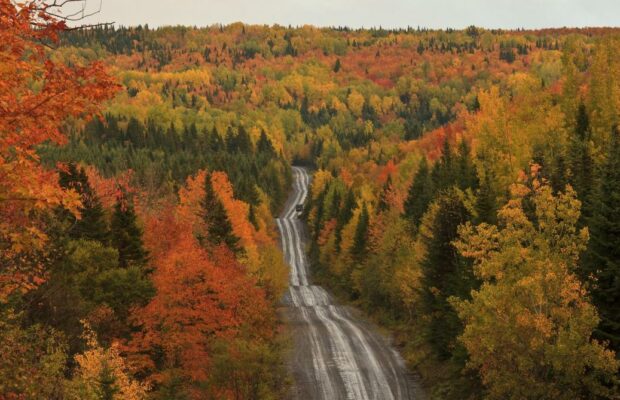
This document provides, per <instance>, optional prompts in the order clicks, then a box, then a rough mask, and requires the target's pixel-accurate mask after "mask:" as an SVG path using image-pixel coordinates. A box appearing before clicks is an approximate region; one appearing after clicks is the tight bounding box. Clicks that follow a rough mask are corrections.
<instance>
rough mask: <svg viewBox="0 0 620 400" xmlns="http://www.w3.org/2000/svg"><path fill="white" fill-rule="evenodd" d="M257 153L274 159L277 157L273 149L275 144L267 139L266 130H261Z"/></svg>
mask: <svg viewBox="0 0 620 400" xmlns="http://www.w3.org/2000/svg"><path fill="white" fill-rule="evenodd" d="M256 151H257V153H259V154H264V155H266V156H270V157H273V156H275V155H276V151H275V149H274V148H273V144H272V143H271V140H269V138H268V137H267V134H266V133H265V131H264V130H262V129H261V131H260V137H259V138H258V142H256Z"/></svg>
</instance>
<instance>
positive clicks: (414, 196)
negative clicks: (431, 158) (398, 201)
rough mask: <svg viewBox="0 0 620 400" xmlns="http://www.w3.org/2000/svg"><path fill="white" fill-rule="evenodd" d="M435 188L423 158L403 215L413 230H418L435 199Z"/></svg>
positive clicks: (410, 189) (410, 187)
mask: <svg viewBox="0 0 620 400" xmlns="http://www.w3.org/2000/svg"><path fill="white" fill-rule="evenodd" d="M434 194H435V189H434V185H433V180H432V178H431V175H430V171H429V168H428V163H427V161H426V158H422V160H421V161H420V166H419V167H418V171H417V172H416V174H415V176H414V177H413V182H412V183H411V186H409V192H408V195H407V199H406V200H405V204H404V214H403V217H404V218H405V219H406V220H407V221H408V222H409V224H410V226H411V228H413V230H414V231H415V230H417V228H418V226H419V225H420V221H421V219H422V215H424V213H425V212H426V209H427V208H428V205H429V204H430V202H431V201H432V200H433V196H434Z"/></svg>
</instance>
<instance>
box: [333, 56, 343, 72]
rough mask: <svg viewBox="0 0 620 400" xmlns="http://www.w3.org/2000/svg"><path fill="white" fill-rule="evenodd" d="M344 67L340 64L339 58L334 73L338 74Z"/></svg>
mask: <svg viewBox="0 0 620 400" xmlns="http://www.w3.org/2000/svg"><path fill="white" fill-rule="evenodd" d="M341 67H342V65H341V64H340V59H339V58H337V59H336V62H335V63H334V68H333V69H334V72H335V73H338V72H339V71H340V68H341Z"/></svg>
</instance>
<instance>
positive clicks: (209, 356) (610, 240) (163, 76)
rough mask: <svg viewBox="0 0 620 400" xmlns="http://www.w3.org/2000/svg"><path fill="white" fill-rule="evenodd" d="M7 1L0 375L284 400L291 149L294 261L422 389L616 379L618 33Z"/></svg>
mask: <svg viewBox="0 0 620 400" xmlns="http://www.w3.org/2000/svg"><path fill="white" fill-rule="evenodd" d="M0 5H2V7H3V8H4V9H6V10H7V11H6V16H3V18H5V20H6V21H7V29H6V30H3V31H0V43H12V45H11V46H10V48H5V47H0V52H2V56H3V57H4V59H6V60H7V65H10V66H11V68H4V69H0V82H3V84H1V85H0V105H2V107H3V109H4V108H7V110H9V111H8V112H7V115H12V117H11V118H6V119H2V120H0V128H2V130H1V132H2V134H3V135H4V132H18V134H13V135H8V134H7V135H5V136H2V137H1V138H0V139H1V140H0V167H1V168H0V171H8V172H6V173H5V172H1V173H2V174H5V175H0V176H2V177H3V180H2V181H1V182H0V218H1V220H2V221H3V222H2V223H0V264H1V265H3V266H6V267H4V269H2V270H0V306H1V307H0V317H1V318H0V321H2V322H0V354H3V355H4V357H3V358H4V361H3V362H2V363H0V398H3V397H6V398H58V399H64V398H67V399H78V398H79V399H83V398H102V397H101V393H104V394H105V396H107V397H105V396H104V397H103V398H111V399H146V398H153V399H201V398H218V399H219V398H223V399H228V398H230V399H233V398H235V399H239V398H257V399H258V398H260V399H270V398H285V396H286V395H287V394H286V390H287V384H286V383H287V379H286V371H285V368H284V365H285V345H284V344H283V334H282V326H281V321H279V320H278V314H277V313H276V309H277V307H278V305H279V304H280V303H279V301H280V299H281V296H282V293H283V292H284V289H285V287H286V274H287V272H286V271H287V270H286V267H285V266H284V264H283V261H282V254H281V252H280V250H279V249H278V246H277V237H276V230H275V226H274V219H273V216H274V215H275V214H276V212H278V211H279V210H280V209H281V208H282V206H283V203H284V201H285V199H286V197H287V194H288V192H289V188H290V185H291V171H290V165H291V164H292V163H296V164H305V165H308V166H310V167H312V168H313V170H314V176H313V181H312V186H311V188H310V191H309V194H308V201H307V204H306V209H305V211H304V213H303V217H304V218H306V219H307V221H308V224H309V228H310V229H309V235H310V239H311V244H310V246H309V251H310V259H311V264H312V265H311V268H312V272H313V274H314V275H315V277H316V278H317V279H319V280H320V281H321V282H322V283H324V284H326V285H328V286H330V287H331V288H332V289H333V290H335V291H336V292H337V293H339V295H340V296H341V298H343V299H347V300H350V301H352V302H354V303H356V304H357V305H359V306H361V307H363V308H364V309H365V310H366V311H368V312H369V314H371V315H374V316H375V317H376V319H377V320H378V321H379V322H380V323H381V324H382V325H384V326H385V327H387V328H388V329H390V331H391V332H393V333H394V335H395V337H396V341H397V344H398V345H399V346H400V347H401V350H402V352H403V355H404V357H405V359H406V361H407V363H408V365H409V367H410V368H411V369H412V370H416V371H417V372H418V373H419V374H420V375H421V378H422V380H423V381H424V383H425V385H426V386H427V387H428V392H429V395H430V397H432V398H438V399H462V398H471V399H478V398H480V399H482V398H488V399H505V398H515V399H567V400H568V399H576V398H583V399H592V398H614V396H616V397H617V394H618V389H617V386H616V380H617V376H618V375H617V374H618V362H617V357H616V355H615V353H614V351H617V350H620V328H619V326H620V320H619V319H618V315H620V311H619V310H618V304H620V288H619V286H618V283H617V282H618V280H619V279H620V269H619V266H620V253H618V251H619V250H618V249H620V233H619V232H618V229H617V221H618V220H619V219H620V201H619V200H618V199H620V175H619V174H620V137H619V135H620V132H619V131H618V123H619V122H620V30H618V29H611V28H610V29H607V28H592V29H582V30H579V29H557V30H541V31H522V30H518V31H501V30H486V29H481V28H476V27H470V28H467V29H465V30H450V29H448V30H426V29H403V30H385V29H380V28H379V29H356V30H353V29H348V28H315V27H311V26H304V27H297V28H293V27H288V28H287V27H280V26H272V27H267V26H252V25H244V24H241V23H238V24H232V25H228V26H219V25H218V26H212V27H208V28H200V29H199V28H189V27H168V28H159V29H149V28H148V27H130V28H125V27H122V28H97V29H90V30H77V31H63V29H62V26H56V25H52V26H51V27H49V28H46V29H34V28H33V27H32V25H31V24H30V23H29V22H32V21H38V20H37V18H38V17H37V16H36V15H37V14H36V13H35V12H32V13H30V14H28V13H25V15H24V13H18V12H17V11H15V8H14V6H13V5H12V4H11V3H10V2H9V1H8V0H0ZM24 21H26V23H24ZM46 23H47V22H46ZM46 26H47V25H46ZM56 36H58V37H56ZM56 39H58V40H56ZM41 40H43V43H42V42H41ZM5 99H12V100H10V101H8V100H5ZM41 101H43V103H40V102H41ZM40 104H46V107H44V111H40V112H39V111H38V110H39V108H37V105H40ZM32 110H37V112H33V111H32ZM2 112H4V111H2ZM97 112H98V116H95V117H94V118H91V117H90V116H92V115H93V114H97ZM13 116H14V117H13ZM5 138H6V139H5ZM35 154H39V155H40V156H41V160H39V158H38V157H37V156H35ZM5 176H6V178H5ZM15 343H19V344H20V346H16V345H15ZM18 364H19V365H20V367H19V368H17V367H15V366H16V365H18ZM23 371H28V373H27V374H26V373H23ZM3 382H12V384H11V385H10V386H7V385H3ZM98 396H99V397H98Z"/></svg>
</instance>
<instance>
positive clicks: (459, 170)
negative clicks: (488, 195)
mask: <svg viewBox="0 0 620 400" xmlns="http://www.w3.org/2000/svg"><path fill="white" fill-rule="evenodd" d="M455 179H456V185H457V186H458V187H459V188H461V189H463V190H465V189H467V188H471V189H472V190H476V189H477V188H478V174H477V173H476V167H475V165H474V163H473V160H472V158H471V150H470V148H469V145H468V144H467V142H466V141H465V140H461V142H460V143H459V149H458V153H457V159H456V176H455Z"/></svg>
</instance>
